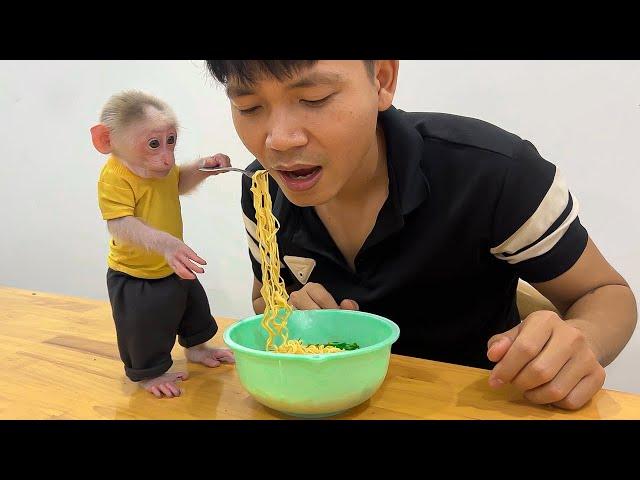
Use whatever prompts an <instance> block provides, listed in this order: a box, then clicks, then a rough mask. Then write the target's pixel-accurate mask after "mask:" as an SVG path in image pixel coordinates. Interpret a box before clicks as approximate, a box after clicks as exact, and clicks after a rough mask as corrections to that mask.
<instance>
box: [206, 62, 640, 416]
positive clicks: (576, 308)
mask: <svg viewBox="0 0 640 480" xmlns="http://www.w3.org/2000/svg"><path fill="white" fill-rule="evenodd" d="M207 66H208V68H209V71H210V72H211V73H212V75H213V76H214V77H215V78H216V79H217V80H218V81H219V82H220V83H222V84H223V85H224V86H225V87H226V91H227V95H228V97H229V99H230V102H231V110H232V117H233V122H234V125H235V128H236V131H237V132H238V135H239V136H240V138H241V140H242V141H243V143H244V145H245V146H246V147H247V149H248V150H249V151H250V152H251V153H252V154H253V155H254V156H255V158H256V159H257V161H256V162H254V163H252V164H251V165H250V167H249V169H250V170H252V171H255V170H257V169H260V168H267V169H269V170H270V174H271V177H272V178H273V179H274V180H275V183H274V182H271V197H272V199H273V213H274V215H275V216H276V217H277V218H278V219H279V221H280V224H281V229H280V231H279V232H278V245H279V251H280V255H281V257H282V261H283V266H286V268H283V270H282V277H283V279H284V281H285V283H286V284H287V286H288V290H289V291H290V292H291V296H290V301H291V303H292V305H293V306H294V307H296V308H298V309H318V308H345V309H358V308H359V309H361V310H364V311H368V312H372V313H376V314H379V315H383V316H385V317H387V318H390V319H391V320H393V321H395V322H396V323H397V324H398V325H399V326H400V330H401V334H400V339H399V340H398V342H396V344H395V345H394V347H393V352H394V353H398V354H403V355H411V356H416V357H423V358H429V359H433V360H439V361H445V362H451V363H458V364H463V365H470V366H475V367H480V368H492V371H491V374H490V376H489V384H490V385H491V386H493V387H499V386H500V385H502V384H505V383H512V384H514V385H515V386H516V387H517V388H518V389H520V390H521V391H522V392H523V394H524V396H525V398H527V399H528V400H530V401H531V402H533V403H537V404H554V405H557V406H559V407H562V408H568V409H577V408H580V407H581V406H582V405H584V404H585V403H586V402H587V401H588V400H589V399H590V398H591V397H592V396H593V395H594V394H595V393H596V392H597V391H598V390H599V389H600V388H601V387H602V385H603V383H604V379H605V372H604V366H606V365H608V364H609V363H610V362H611V361H613V360H614V359H615V357H616V356H617V355H618V354H619V353H620V351H621V350H622V348H623V347H624V346H625V345H626V343H627V342H628V340H629V338H630V337H631V334H632V333H633V330H634V328H635V324H636V315H637V314H636V304H635V299H634V296H633V293H632V292H631V290H630V289H629V286H628V285H627V283H626V281H625V280H624V278H622V277H621V276H620V275H619V274H618V273H617V272H616V271H615V270H614V269H613V268H612V267H611V266H610V265H609V264H608V263H607V261H606V260H605V259H604V258H603V257H602V255H601V254H600V252H599V251H598V249H597V247H596V246H595V244H594V243H593V242H592V241H591V240H590V239H589V237H588V234H587V231H586V230H585V228H584V227H583V226H582V225H581V223H580V221H579V218H578V201H577V199H576V198H575V197H574V196H573V195H572V194H571V193H570V191H569V190H568V188H567V185H566V183H565V181H564V179H563V177H562V175H561V173H560V172H559V171H558V169H556V167H555V166H554V165H553V164H551V163H549V162H548V161H546V160H544V159H543V158H542V157H541V156H540V155H539V154H538V152H537V150H536V149H535V147H534V146H533V145H532V144H531V143H530V142H528V141H526V140H522V139H521V138H519V137H517V136H516V135H513V134H511V133H508V132H506V131H504V130H502V129H500V128H498V127H496V126H493V125H490V124H488V123H486V122H483V121H480V120H476V119H471V118H465V117H459V116H454V115H446V114H435V113H407V112H403V111H400V110H397V109H396V108H394V107H393V105H392V102H393V97H394V93H395V89H396V82H397V76H398V68H399V64H398V62H397V61H391V60H384V61H383V60H377V61H360V60H354V61H307V60H305V61H301V60H296V61H243V60H228V61H219V60H209V61H207ZM250 183H251V182H250V179H248V178H243V190H242V208H243V212H244V221H245V224H246V227H247V233H248V240H249V250H250V253H251V259H252V265H253V270H254V274H255V278H254V287H253V305H254V309H255V311H256V312H257V313H260V312H262V311H263V310H264V301H263V299H262V298H260V287H261V284H260V281H259V278H261V273H260V271H261V270H260V262H259V255H258V252H257V245H256V235H255V222H254V219H255V217H254V214H255V212H254V210H253V202H252V196H251V192H250V191H249V187H250ZM519 278H522V279H524V280H526V281H528V282H529V283H531V284H532V285H533V286H534V287H535V288H536V289H537V290H538V291H540V292H541V293H542V294H543V295H544V296H546V297H547V298H548V299H549V300H551V301H552V303H553V304H554V305H555V306H556V307H557V309H558V311H559V312H560V316H559V315H558V314H556V313H555V312H551V311H540V312H535V313H533V314H531V315H529V316H528V317H527V318H526V319H524V320H523V321H522V322H520V320H519V316H518V310H517V306H516V287H517V282H518V279H519ZM494 364H495V365H494Z"/></svg>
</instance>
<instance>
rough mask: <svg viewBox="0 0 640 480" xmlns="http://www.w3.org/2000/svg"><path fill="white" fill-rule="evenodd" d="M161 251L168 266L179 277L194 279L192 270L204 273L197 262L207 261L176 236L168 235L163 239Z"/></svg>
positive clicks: (203, 263)
mask: <svg viewBox="0 0 640 480" xmlns="http://www.w3.org/2000/svg"><path fill="white" fill-rule="evenodd" d="M163 253H164V258H165V259H166V260H167V263H168V264H169V266H170V267H171V268H172V269H173V271H174V272H176V275H178V276H179V277H180V278H184V279H185V280H194V279H195V278H196V276H195V274H194V272H195V273H204V269H203V268H202V267H200V266H199V265H197V264H198V263H199V264H200V265H206V264H207V262H205V261H204V260H203V259H202V258H200V257H199V256H198V255H197V254H196V252H194V251H193V250H191V249H190V248H189V247H188V246H187V245H185V244H184V242H182V241H181V240H179V239H177V238H176V237H173V236H171V235H168V238H167V239H166V240H165V241H164V248H163Z"/></svg>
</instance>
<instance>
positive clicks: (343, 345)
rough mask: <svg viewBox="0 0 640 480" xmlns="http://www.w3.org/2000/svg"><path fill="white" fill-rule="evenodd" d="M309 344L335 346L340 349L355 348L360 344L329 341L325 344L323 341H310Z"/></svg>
mask: <svg viewBox="0 0 640 480" xmlns="http://www.w3.org/2000/svg"><path fill="white" fill-rule="evenodd" d="M309 345H315V346H316V347H320V346H327V347H336V348H339V349H340V350H357V349H358V348H360V346H359V345H358V344H357V343H355V342H354V343H345V342H329V343H327V344H323V343H311V344H309Z"/></svg>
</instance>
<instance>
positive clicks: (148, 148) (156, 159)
mask: <svg viewBox="0 0 640 480" xmlns="http://www.w3.org/2000/svg"><path fill="white" fill-rule="evenodd" d="M118 140H119V141H116V142H115V143H116V144H115V145H114V152H115V153H116V154H117V155H118V156H119V157H120V158H122V159H123V160H124V161H125V162H127V163H129V164H130V165H133V166H134V167H137V168H138V169H142V170H144V173H145V175H144V176H145V177H151V178H162V177H165V176H166V175H167V174H168V173H169V172H170V171H171V169H172V168H173V166H174V165H175V164H176V159H175V156H174V150H175V148H176V142H177V140H178V131H177V127H176V125H175V122H174V121H172V120H171V119H169V118H166V117H164V116H162V115H157V116H154V117H150V118H148V119H146V120H143V121H140V122H137V123H135V124H133V125H132V126H131V127H129V128H128V129H127V131H126V132H125V133H124V135H123V138H122V139H118Z"/></svg>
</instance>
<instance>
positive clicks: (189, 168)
mask: <svg viewBox="0 0 640 480" xmlns="http://www.w3.org/2000/svg"><path fill="white" fill-rule="evenodd" d="M201 166H202V160H197V161H196V162H194V163H191V164H189V165H183V166H181V167H180V180H179V182H178V193H179V194H180V195H185V194H187V193H189V192H191V191H193V190H194V189H195V188H196V187H197V186H198V185H200V184H201V183H202V181H203V180H205V179H206V178H207V177H208V176H209V175H208V174H207V172H201V171H199V170H198V169H199V168H200V167H201Z"/></svg>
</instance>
